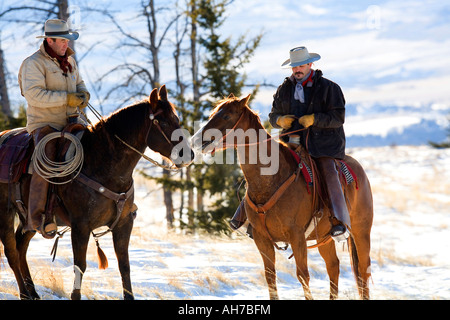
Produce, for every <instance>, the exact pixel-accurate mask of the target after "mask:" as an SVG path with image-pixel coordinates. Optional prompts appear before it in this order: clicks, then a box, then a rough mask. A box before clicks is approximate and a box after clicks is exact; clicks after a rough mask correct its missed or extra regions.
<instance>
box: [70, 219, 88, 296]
mask: <svg viewBox="0 0 450 320" xmlns="http://www.w3.org/2000/svg"><path fill="white" fill-rule="evenodd" d="M89 237H90V231H89V230H88V229H87V228H79V227H78V226H77V225H74V224H72V251H73V269H74V270H73V271H74V273H75V280H74V284H73V290H72V294H71V296H70V298H71V299H72V300H81V282H82V280H83V274H84V272H85V271H86V252H87V247H88V243H89Z"/></svg>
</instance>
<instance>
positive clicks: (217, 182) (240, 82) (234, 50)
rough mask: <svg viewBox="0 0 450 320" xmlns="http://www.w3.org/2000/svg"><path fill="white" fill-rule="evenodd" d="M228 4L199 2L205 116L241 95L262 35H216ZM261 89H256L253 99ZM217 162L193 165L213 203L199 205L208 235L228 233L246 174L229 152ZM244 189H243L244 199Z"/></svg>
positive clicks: (198, 181)
mask: <svg viewBox="0 0 450 320" xmlns="http://www.w3.org/2000/svg"><path fill="white" fill-rule="evenodd" d="M227 4H229V2H228V1H214V0H199V1H196V5H197V12H196V16H195V18H196V22H197V25H198V27H199V29H200V30H201V31H202V33H201V35H200V36H199V39H198V43H199V44H200V45H201V46H202V48H204V49H205V52H206V54H205V57H204V60H203V64H202V65H203V67H204V74H203V79H204V80H203V82H202V83H201V88H202V89H203V90H204V91H205V92H206V93H207V94H208V95H207V97H209V98H208V99H204V100H202V101H201V104H200V109H201V110H202V111H203V114H204V115H206V114H209V111H210V110H211V109H212V108H213V107H214V106H215V105H214V104H215V102H216V101H217V100H220V99H222V98H224V97H226V96H228V95H229V94H230V93H233V94H234V95H235V96H240V95H241V94H242V88H243V87H244V85H245V80H246V76H245V74H243V73H242V67H243V66H244V65H245V63H247V62H248V61H249V59H250V58H251V56H252V55H253V54H254V51H255V50H256V48H257V47H258V45H259V42H260V40H261V38H262V35H259V36H257V37H256V38H254V39H252V40H250V41H248V42H246V40H245V36H240V37H239V38H238V40H237V41H236V43H234V44H233V42H232V38H231V37H228V38H222V37H221V36H220V35H219V34H218V33H217V32H218V30H220V26H222V24H223V23H224V22H225V17H224V14H225V12H226V6H227ZM257 89H258V88H255V89H254V90H253V93H252V95H253V96H254V95H255V94H256V92H257ZM219 157H221V160H223V161H217V162H218V163H212V164H198V165H194V168H193V170H192V171H193V176H194V180H195V183H194V184H195V186H196V188H197V193H198V195H197V199H198V201H202V199H201V197H202V196H203V195H204V194H205V193H206V192H208V193H209V194H210V195H211V200H212V203H210V204H209V206H208V207H205V206H200V208H198V209H199V210H197V211H196V212H194V213H193V214H194V215H195V220H196V222H197V226H198V227H200V228H202V229H205V230H207V231H209V232H226V233H227V232H229V231H230V229H229V228H228V224H227V220H229V219H230V218H231V217H232V215H233V213H234V211H235V210H236V209H237V207H238V206H239V199H238V197H237V193H236V192H237V187H238V186H239V185H240V183H241V181H242V180H243V175H242V172H241V170H240V167H239V164H238V162H237V157H236V154H235V153H234V155H233V157H232V159H226V152H222V153H221V154H220V153H219V154H216V155H215V159H219ZM243 192H244V190H243V189H242V190H241V196H242V195H243Z"/></svg>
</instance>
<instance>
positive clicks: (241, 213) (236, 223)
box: [228, 200, 247, 230]
mask: <svg viewBox="0 0 450 320" xmlns="http://www.w3.org/2000/svg"><path fill="white" fill-rule="evenodd" d="M245 221H247V214H246V213H245V208H244V200H242V201H241V203H240V204H239V207H238V208H237V210H236V212H235V213H234V215H233V218H231V220H230V221H229V222H228V223H229V224H230V227H231V229H233V230H237V229H239V228H240V227H242V225H243V224H244V223H245Z"/></svg>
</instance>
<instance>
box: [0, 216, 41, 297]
mask: <svg viewBox="0 0 450 320" xmlns="http://www.w3.org/2000/svg"><path fill="white" fill-rule="evenodd" d="M0 240H1V242H2V243H3V247H4V252H5V256H6V258H7V259H8V264H9V266H10V267H11V269H12V270H13V272H14V276H15V277H16V281H17V285H18V287H19V293H20V299H22V300H25V299H33V297H32V296H31V295H30V294H29V292H28V290H27V287H26V285H25V281H24V279H23V276H22V272H21V270H20V258H19V251H18V250H17V246H16V238H15V235H14V214H11V213H10V212H3V214H2V215H0Z"/></svg>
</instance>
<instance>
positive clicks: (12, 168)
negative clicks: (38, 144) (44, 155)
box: [0, 128, 32, 183]
mask: <svg viewBox="0 0 450 320" xmlns="http://www.w3.org/2000/svg"><path fill="white" fill-rule="evenodd" d="M30 144H32V137H31V135H30V134H29V133H28V132H27V131H26V130H25V128H18V129H13V130H8V131H4V132H2V133H1V136H0V182H1V183H11V182H17V181H18V180H19V179H20V176H21V175H22V173H24V172H25V171H26V168H27V165H28V162H29V160H30V158H31V154H32V149H31V148H29V146H30Z"/></svg>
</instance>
